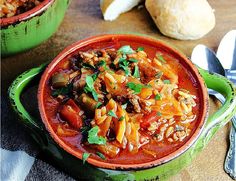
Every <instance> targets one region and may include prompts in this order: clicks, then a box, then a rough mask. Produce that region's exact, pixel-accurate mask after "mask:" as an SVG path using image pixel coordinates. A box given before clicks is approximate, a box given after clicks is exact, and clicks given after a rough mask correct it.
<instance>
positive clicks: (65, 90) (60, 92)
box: [51, 83, 73, 97]
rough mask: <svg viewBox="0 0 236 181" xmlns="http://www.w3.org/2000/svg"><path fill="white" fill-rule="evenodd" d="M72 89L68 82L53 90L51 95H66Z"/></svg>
mask: <svg viewBox="0 0 236 181" xmlns="http://www.w3.org/2000/svg"><path fill="white" fill-rule="evenodd" d="M72 89H73V84H72V83H70V84H68V85H67V86H66V87H62V88H60V89H56V90H53V91H52V93H51V95H52V96H53V97H57V96H59V95H67V94H69V93H71V92H72Z"/></svg>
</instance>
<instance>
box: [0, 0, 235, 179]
mask: <svg viewBox="0 0 236 181" xmlns="http://www.w3.org/2000/svg"><path fill="white" fill-rule="evenodd" d="M209 3H210V4H211V5H212V7H213V8H214V9H215V15H216V26H215V28H214V29H213V30H212V31H211V32H210V33H209V34H208V35H206V36H205V37H204V38H202V39H199V40H195V41H179V40H174V39H170V38H168V37H165V36H163V35H161V34H160V32H159V30H158V29H157V28H156V26H155V24H154V23H153V21H152V19H151V17H150V16H149V14H148V12H147V11H146V9H145V8H144V7H141V8H134V9H133V10H132V11H130V12H128V13H125V14H122V15H121V16H120V17H119V18H118V19H117V20H115V21H113V22H106V21H104V20H103V18H102V14H101V12H100V8H99V1H94V0H80V1H77V0H74V1H72V2H71V4H70V7H69V10H68V12H67V14H66V16H65V19H64V21H63V23H62V25H61V27H60V28H59V30H58V31H57V33H56V34H54V35H53V36H52V37H51V38H50V39H49V40H48V41H46V42H44V43H43V44H41V45H40V46H38V47H36V48H34V49H32V50H30V51H28V52H25V53H21V54H18V55H15V56H11V57H8V58H4V59H2V60H1V66H2V70H1V73H2V98H3V99H2V104H1V105H2V106H3V107H2V108H5V109H4V110H8V111H7V112H2V114H3V116H4V117H5V118H9V120H14V121H16V116H15V115H13V114H12V110H11V109H10V107H9V104H8V103H6V97H7V88H8V87H9V85H10V83H11V82H12V81H13V80H14V79H15V77H16V76H17V75H18V74H20V73H22V72H23V71H25V70H27V69H29V68H32V67H36V66H38V65H40V64H42V63H43V62H46V61H49V60H52V59H53V58H54V57H55V56H56V55H57V54H58V53H59V52H60V51H61V50H63V49H64V48H65V47H66V46H68V45H70V44H71V43H73V42H76V41H78V40H81V39H83V38H86V37H89V36H92V35H96V34H107V33H141V34H147V35H151V36H153V37H156V38H160V39H162V40H165V41H167V42H169V43H171V44H173V45H174V46H176V47H177V48H179V49H180V50H182V51H183V52H184V53H185V54H186V55H188V56H190V55H191V52H192V49H193V47H194V46H196V45H197V44H199V43H201V44H205V45H207V46H208V47H210V48H212V49H214V50H216V49H217V46H218V45H219V42H220V40H221V38H222V37H223V36H224V35H225V34H226V33H227V32H228V31H229V30H231V29H236V1H235V0H227V1H225V0H217V1H216V0H215V1H214V0H210V1H209ZM216 108H217V105H216V103H215V102H214V101H213V99H211V112H213V111H214V110H216ZM4 121H8V120H6V119H5V120H2V124H4ZM17 125H18V124H17ZM12 126H15V124H14V122H13V124H12ZM18 126H19V125H18ZM229 129H230V125H229V124H228V125H226V126H225V127H224V128H222V129H221V130H220V131H219V132H218V133H217V134H216V135H215V137H214V138H213V139H212V140H211V142H210V143H209V145H208V146H207V147H206V148H205V149H204V150H203V151H202V152H201V153H200V154H199V155H198V157H197V158H196V159H195V160H194V161H193V162H192V164H191V165H190V166H188V167H187V168H185V169H184V170H182V171H181V172H180V173H179V174H178V175H176V176H174V177H172V178H171V179H170V180H173V181H176V180H183V181H190V180H203V181H204V180H210V181H211V180H214V181H215V180H219V181H223V180H224V181H226V180H231V179H230V177H229V176H228V175H227V174H226V173H225V172H224V170H223V164H224V158H225V154H226V151H227V149H228V134H229ZM22 134H26V133H25V130H24V129H22Z"/></svg>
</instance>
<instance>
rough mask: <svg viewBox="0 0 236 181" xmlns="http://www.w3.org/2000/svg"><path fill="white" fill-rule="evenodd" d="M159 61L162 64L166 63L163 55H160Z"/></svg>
mask: <svg viewBox="0 0 236 181" xmlns="http://www.w3.org/2000/svg"><path fill="white" fill-rule="evenodd" d="M158 59H159V60H160V61H161V62H162V63H166V60H165V59H164V57H163V56H162V55H158Z"/></svg>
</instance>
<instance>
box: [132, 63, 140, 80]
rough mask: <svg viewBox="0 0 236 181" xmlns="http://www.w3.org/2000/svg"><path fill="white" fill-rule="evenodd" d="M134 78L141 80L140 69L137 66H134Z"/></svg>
mask: <svg viewBox="0 0 236 181" xmlns="http://www.w3.org/2000/svg"><path fill="white" fill-rule="evenodd" d="M133 76H134V77H135V78H140V74H139V69H138V66H137V65H135V66H134V74H133Z"/></svg>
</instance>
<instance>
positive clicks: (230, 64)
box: [216, 30, 236, 179]
mask: <svg viewBox="0 0 236 181" xmlns="http://www.w3.org/2000/svg"><path fill="white" fill-rule="evenodd" d="M216 55H217V57H218V58H219V60H220V62H221V64H222V65H223V67H224V68H225V69H226V75H227V77H228V78H229V79H230V80H231V81H232V82H234V83H235V84H236V30H231V31H229V32H228V33H227V34H226V35H225V36H224V37H223V39H222V40H221V42H220V45H219V47H218V50H217V54H216ZM232 121H233V120H232ZM235 137H236V132H235V129H233V128H231V130H230V135H229V139H230V147H229V151H228V153H227V156H226V158H225V165H224V168H225V171H226V172H227V173H228V174H229V175H230V176H231V177H232V178H233V179H236V168H235V167H236V164H235V163H236V156H235V152H236V139H235Z"/></svg>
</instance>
